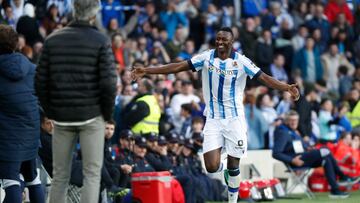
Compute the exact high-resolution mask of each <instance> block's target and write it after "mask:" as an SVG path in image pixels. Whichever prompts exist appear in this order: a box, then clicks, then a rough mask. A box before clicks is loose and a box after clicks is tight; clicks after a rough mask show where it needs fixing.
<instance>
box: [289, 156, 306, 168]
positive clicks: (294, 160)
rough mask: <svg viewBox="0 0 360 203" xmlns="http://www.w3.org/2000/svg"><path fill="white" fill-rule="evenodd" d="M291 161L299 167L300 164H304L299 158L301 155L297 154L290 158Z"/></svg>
mask: <svg viewBox="0 0 360 203" xmlns="http://www.w3.org/2000/svg"><path fill="white" fill-rule="evenodd" d="M291 163H292V164H293V165H295V166H297V167H301V166H302V165H304V161H303V160H301V155H298V156H296V157H294V158H293V159H292V160H291Z"/></svg>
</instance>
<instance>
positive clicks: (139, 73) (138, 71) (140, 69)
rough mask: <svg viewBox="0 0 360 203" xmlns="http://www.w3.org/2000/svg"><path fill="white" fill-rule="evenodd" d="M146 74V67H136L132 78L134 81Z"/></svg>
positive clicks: (132, 72)
mask: <svg viewBox="0 0 360 203" xmlns="http://www.w3.org/2000/svg"><path fill="white" fill-rule="evenodd" d="M144 75H145V68H143V67H134V68H133V69H132V71H131V78H132V80H133V81H135V80H137V79H139V78H142V77H143V76H144Z"/></svg>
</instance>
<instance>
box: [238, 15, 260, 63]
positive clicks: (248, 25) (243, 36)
mask: <svg viewBox="0 0 360 203" xmlns="http://www.w3.org/2000/svg"><path fill="white" fill-rule="evenodd" d="M257 38H258V33H257V32H256V24H255V21H254V18H251V17H250V18H247V19H246V21H245V26H243V27H242V29H241V30H240V43H241V46H242V50H243V53H244V55H246V56H247V57H248V58H249V59H251V60H255V52H256V51H255V50H256V40H257Z"/></svg>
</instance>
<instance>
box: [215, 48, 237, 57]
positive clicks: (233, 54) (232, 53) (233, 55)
mask: <svg viewBox="0 0 360 203" xmlns="http://www.w3.org/2000/svg"><path fill="white" fill-rule="evenodd" d="M216 57H219V56H218V52H217V50H216V49H215V52H214V58H216ZM229 58H231V59H235V52H234V51H231V53H230V57H229Z"/></svg>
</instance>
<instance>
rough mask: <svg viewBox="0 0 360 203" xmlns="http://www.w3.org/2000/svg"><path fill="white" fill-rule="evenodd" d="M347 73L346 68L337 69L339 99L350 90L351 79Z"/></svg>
mask: <svg viewBox="0 0 360 203" xmlns="http://www.w3.org/2000/svg"><path fill="white" fill-rule="evenodd" d="M348 73H349V71H348V68H347V67H346V66H340V67H339V71H338V74H337V78H338V80H339V94H340V97H341V98H343V96H345V95H346V94H347V93H348V92H349V91H350V90H351V86H352V80H353V78H352V77H351V76H350V75H349V74H348Z"/></svg>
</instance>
